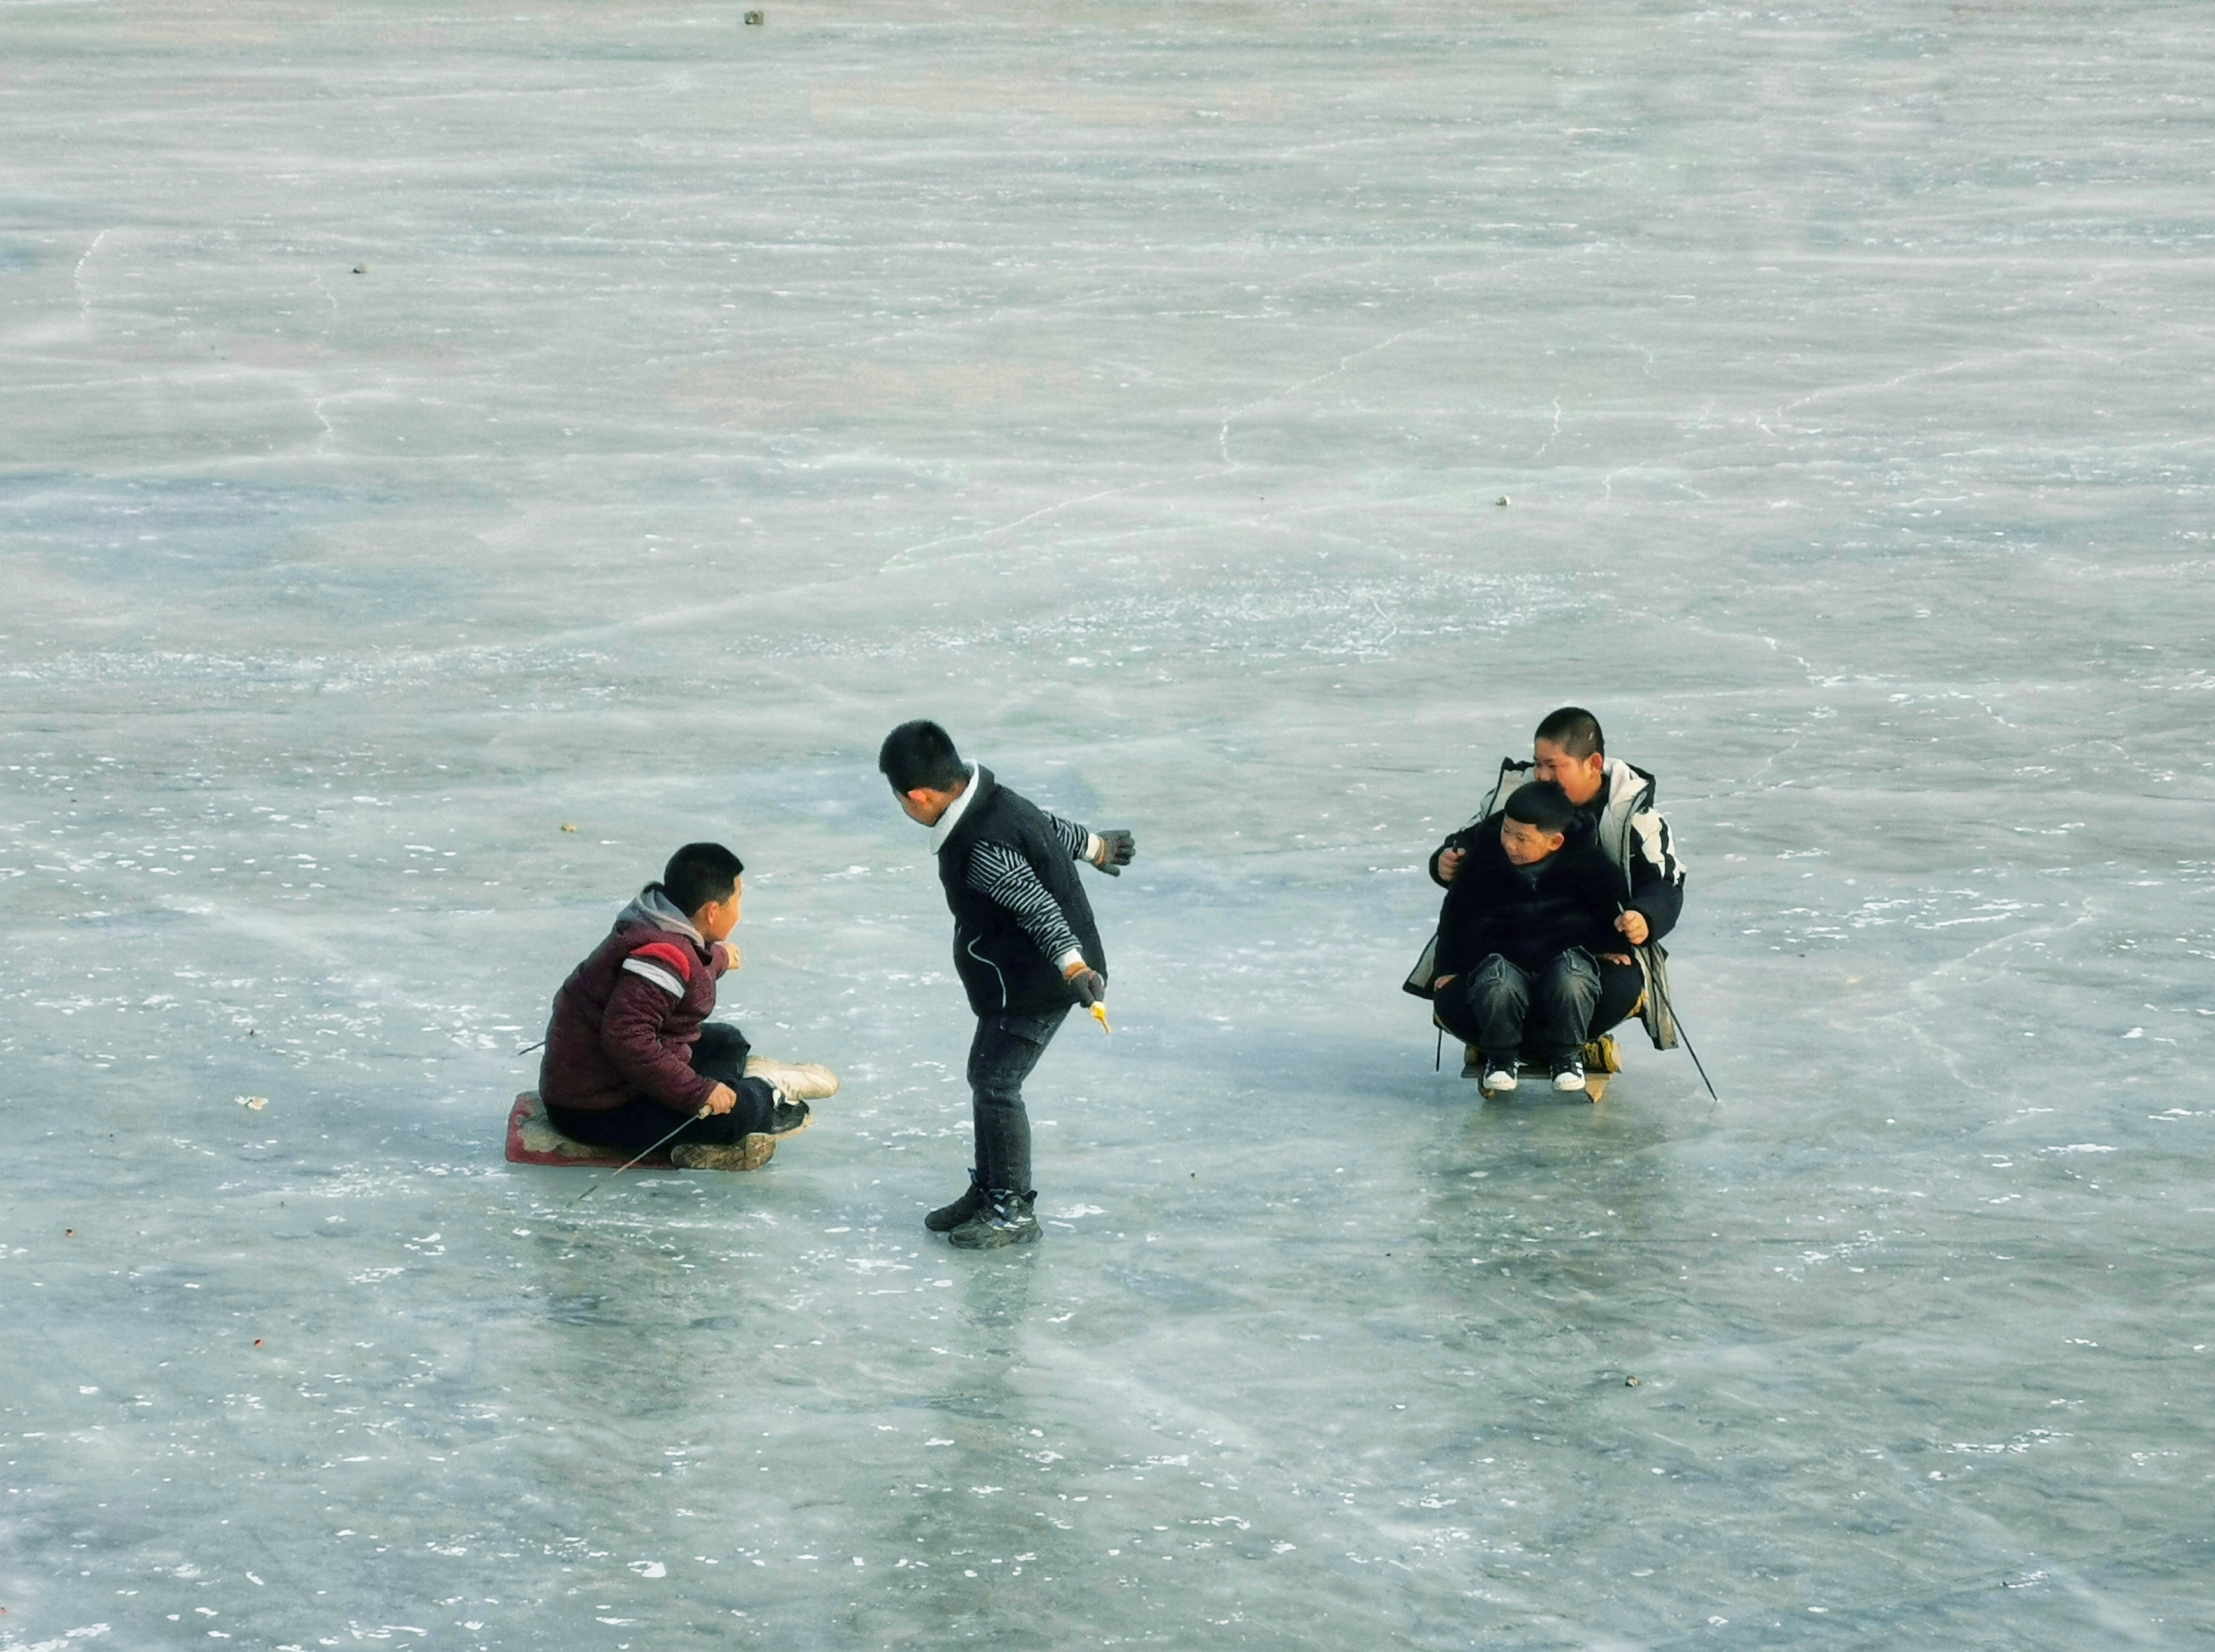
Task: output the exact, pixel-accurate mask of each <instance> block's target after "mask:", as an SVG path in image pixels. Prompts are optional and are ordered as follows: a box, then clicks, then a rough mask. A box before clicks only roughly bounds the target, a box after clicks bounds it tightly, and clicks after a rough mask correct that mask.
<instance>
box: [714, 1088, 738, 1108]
mask: <svg viewBox="0 0 2215 1652" xmlns="http://www.w3.org/2000/svg"><path fill="white" fill-rule="evenodd" d="M738 1104H739V1092H738V1091H736V1090H733V1089H732V1088H731V1087H730V1086H729V1085H728V1084H717V1085H716V1086H715V1089H713V1090H709V1092H708V1110H709V1112H710V1113H727V1112H729V1111H730V1110H731V1109H732V1108H734V1107H736V1106H737V1105H738Z"/></svg>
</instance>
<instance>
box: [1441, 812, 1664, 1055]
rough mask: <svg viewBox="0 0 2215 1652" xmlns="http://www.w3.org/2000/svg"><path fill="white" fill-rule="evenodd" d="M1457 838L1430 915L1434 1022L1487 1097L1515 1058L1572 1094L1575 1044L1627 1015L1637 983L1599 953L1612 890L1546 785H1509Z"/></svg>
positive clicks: (1611, 940) (1617, 958) (1607, 933)
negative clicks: (1459, 1048) (1459, 858)
mask: <svg viewBox="0 0 2215 1652" xmlns="http://www.w3.org/2000/svg"><path fill="white" fill-rule="evenodd" d="M1469 837H1470V846H1469V850H1468V857H1467V859H1466V861H1465V862H1464V863H1463V864H1462V866H1461V868H1460V869H1459V871H1458V873H1457V875H1456V876H1455V878H1454V880H1453V882H1452V884H1451V886H1450V887H1448V888H1447V890H1446V898H1445V906H1442V907H1441V908H1440V909H1439V939H1438V954H1437V969H1438V974H1437V977H1436V979H1435V980H1433V983H1432V992H1433V1006H1434V1007H1435V1009H1436V1010H1437V1012H1438V1018H1439V1021H1440V1022H1442V1023H1445V1028H1446V1030H1447V1031H1449V1032H1451V1033H1452V1034H1453V1035H1455V1036H1456V1037H1457V1038H1459V1039H1461V1040H1463V1041H1464V1042H1466V1043H1470V1044H1473V1045H1475V1046H1476V1047H1477V1048H1479V1049H1481V1050H1482V1051H1483V1053H1484V1078H1483V1081H1482V1087H1483V1089H1484V1090H1486V1091H1488V1092H1498V1091H1502V1090H1513V1089H1514V1088H1515V1085H1516V1070H1517V1066H1518V1064H1519V1062H1520V1061H1522V1060H1523V1059H1526V1058H1527V1059H1531V1060H1533V1061H1542V1062H1543V1063H1545V1065H1546V1067H1547V1070H1548V1071H1549V1073H1550V1074H1551V1075H1552V1078H1553V1083H1554V1088H1555V1090H1582V1089H1583V1088H1584V1087H1585V1068H1584V1059H1583V1052H1584V1045H1585V1041H1586V1039H1588V1038H1591V1037H1592V1036H1593V1035H1596V1034H1598V1033H1600V1032H1603V1031H1604V1030H1605V1029H1608V1028H1610V1027H1611V1026H1613V1025H1614V1024H1615V1023H1617V1022H1618V1021H1620V1020H1622V1019H1623V1016H1626V1015H1628V1014H1629V1013H1630V1010H1631V1006H1632V1005H1633V1004H1635V1003H1636V1002H1637V999H1638V994H1639V992H1640V990H1641V982H1642V977H1641V974H1640V973H1639V969H1638V966H1637V964H1636V963H1635V962H1634V961H1632V960H1631V959H1630V958H1629V957H1628V956H1626V955H1623V954H1622V953H1620V952H1617V951H1614V950H1611V949H1612V948H1613V947H1615V946H1617V945H1619V944H1620V943H1619V941H1618V940H1617V935H1616V930H1615V918H1616V914H1617V912H1618V911H1619V910H1620V907H1621V902H1622V894H1623V881H1622V879H1621V877H1620V876H1618V875H1617V873H1616V872H1615V871H1614V869H1612V868H1611V866H1610V865H1609V864H1608V863H1607V860H1606V858H1605V857H1604V856H1603V855H1602V854H1601V852H1600V850H1599V846H1598V844H1597V843H1596V842H1595V841H1594V840H1593V837H1592V831H1591V829H1590V828H1589V827H1588V826H1584V825H1583V824H1582V823H1581V822H1580V821H1579V820H1578V819H1577V811H1576V808H1575V806H1574V805H1573V804H1572V803H1571V802H1570V801H1569V800H1568V795H1566V794H1565V793H1564V792H1563V791H1562V789H1561V788H1560V787H1559V786H1557V785H1555V783H1553V782H1551V781H1543V780H1538V781H1532V782H1531V783H1529V784H1528V785H1525V786H1521V787H1519V788H1518V789H1516V790H1515V792H1514V793H1513V795H1511V796H1510V797H1509V798H1508V800H1507V804H1506V808H1503V809H1502V810H1501V811H1500V813H1499V814H1495V815H1494V816H1493V817H1492V818H1491V819H1490V820H1487V821H1485V822H1484V823H1483V824H1482V826H1479V827H1477V828H1476V830H1475V831H1474V832H1470V834H1469Z"/></svg>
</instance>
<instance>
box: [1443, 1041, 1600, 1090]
mask: <svg viewBox="0 0 2215 1652" xmlns="http://www.w3.org/2000/svg"><path fill="white" fill-rule="evenodd" d="M1622 1071H1623V1053H1622V1052H1621V1051H1620V1050H1618V1049H1617V1048H1616V1045H1615V1035H1614V1034H1613V1033H1602V1034H1601V1035H1599V1036H1598V1038H1595V1039H1593V1040H1592V1041H1591V1042H1590V1043H1589V1044H1586V1046H1585V1094H1586V1096H1589V1097H1590V1098H1591V1099H1592V1100H1593V1101H1595V1102H1597V1101H1598V1100H1599V1099H1600V1097H1601V1096H1604V1095H1606V1094H1607V1081H1608V1080H1609V1079H1610V1078H1613V1077H1614V1076H1615V1075H1616V1074H1617V1073H1618V1072H1622ZM1461 1076H1462V1077H1463V1078H1468V1079H1471V1080H1474V1081H1475V1082H1476V1087H1477V1094H1478V1095H1480V1096H1483V1097H1484V1099H1485V1100H1487V1101H1490V1100H1491V1099H1492V1098H1493V1096H1494V1095H1495V1094H1497V1093H1498V1092H1497V1091H1494V1090H1487V1089H1485V1088H1484V1052H1483V1051H1482V1050H1480V1049H1478V1048H1477V1047H1476V1045H1474V1044H1464V1045H1463V1046H1462V1063H1461ZM1515 1076H1516V1077H1517V1078H1519V1079H1521V1080H1522V1081H1523V1082H1524V1083H1525V1084H1530V1083H1531V1081H1532V1080H1534V1079H1535V1080H1536V1081H1537V1084H1538V1085H1539V1087H1540V1089H1541V1090H1543V1092H1544V1093H1545V1094H1547V1095H1549V1096H1551V1095H1555V1094H1556V1093H1557V1092H1556V1091H1555V1090H1554V1088H1553V1084H1554V1080H1553V1075H1552V1074H1551V1073H1549V1072H1547V1070H1546V1068H1545V1066H1544V1065H1543V1063H1541V1062H1537V1061H1523V1062H1519V1063H1518V1064H1517V1066H1516V1073H1515ZM1569 1093H1570V1094H1571V1095H1574V1094H1575V1093H1576V1092H1575V1091H1574V1090H1572V1091H1570V1092H1569Z"/></svg>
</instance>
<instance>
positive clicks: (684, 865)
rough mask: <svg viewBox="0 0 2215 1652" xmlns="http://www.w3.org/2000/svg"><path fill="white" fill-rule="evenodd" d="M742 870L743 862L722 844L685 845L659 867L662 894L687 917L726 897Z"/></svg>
mask: <svg viewBox="0 0 2215 1652" xmlns="http://www.w3.org/2000/svg"><path fill="white" fill-rule="evenodd" d="M744 871H745V863H744V862H742V861H741V860H739V857H737V856H736V855H733V853H731V851H729V850H727V849H726V848H724V847H723V845H722V844H685V845H684V848H682V849H680V850H678V851H677V852H676V853H675V854H673V855H672V856H671V857H669V864H668V865H666V866H665V867H663V868H662V869H661V893H662V894H666V895H667V896H668V897H669V904H670V905H671V906H674V907H676V908H677V910H678V912H683V913H684V915H685V916H686V917H688V918H689V917H690V916H691V915H692V914H693V913H694V912H698V911H699V910H700V908H701V907H703V906H709V905H710V904H711V903H713V902H715V901H718V900H729V899H730V898H731V891H732V890H733V889H735V888H737V887H739V874H741V873H743V872H744Z"/></svg>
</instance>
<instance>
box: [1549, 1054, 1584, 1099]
mask: <svg viewBox="0 0 2215 1652" xmlns="http://www.w3.org/2000/svg"><path fill="white" fill-rule="evenodd" d="M1584 1087H1585V1064H1584V1060H1583V1058H1582V1057H1580V1056H1574V1055H1573V1056H1570V1057H1569V1058H1568V1059H1567V1060H1562V1061H1556V1062H1555V1063H1554V1088H1555V1090H1560V1091H1562V1093H1563V1094H1564V1095H1567V1094H1568V1092H1569V1091H1570V1090H1582V1089H1583V1088H1584Z"/></svg>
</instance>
